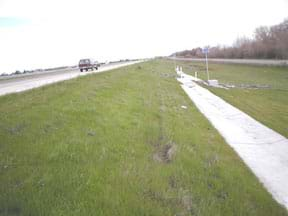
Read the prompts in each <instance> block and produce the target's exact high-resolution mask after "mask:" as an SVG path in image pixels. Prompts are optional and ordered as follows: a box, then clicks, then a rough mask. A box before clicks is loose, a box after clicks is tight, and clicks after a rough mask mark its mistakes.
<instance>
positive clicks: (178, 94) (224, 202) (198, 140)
mask: <svg viewBox="0 0 288 216" xmlns="http://www.w3.org/2000/svg"><path fill="white" fill-rule="evenodd" d="M173 73H174V72H173V66H172V64H171V63H169V62H161V61H153V62H146V63H143V64H141V67H140V66H138V65H134V66H129V67H126V68H121V69H117V70H114V71H111V72H106V73H102V74H97V75H89V76H86V77H81V78H77V79H73V80H70V81H65V82H62V83H58V84H54V85H50V86H46V87H42V88H40V89H35V90H31V91H28V92H24V93H19V94H13V95H8V96H4V97H0V182H1V184H0V214H1V215H6V214H8V215H175V214H183V215H186V214H187V215H188V214H192V215H261V216H262V215H287V211H286V210H285V209H283V208H282V207H280V206H279V205H278V204H277V203H276V202H275V201H274V200H273V199H272V197H271V195H270V194H268V192H266V191H265V190H264V189H263V187H262V185H261V184H260V183H259V182H258V181H257V180H256V178H255V177H254V176H253V174H252V173H251V172H250V171H249V170H248V169H247V168H246V167H245V165H244V164H243V163H242V161H241V160H240V159H239V158H238V156H237V155H236V154H235V153H234V152H233V150H232V149H230V148H229V146H228V145H227V144H225V142H224V141H223V139H222V138H221V137H220V135H218V133H217V132H216V131H215V129H213V127H212V126H211V125H210V124H209V123H208V121H207V120H206V119H205V118H204V117H203V116H202V115H201V114H200V113H199V112H198V111H197V109H196V108H195V106H194V105H193V104H192V102H191V101H190V99H189V98H188V97H187V96H186V95H185V93H184V92H183V90H182V89H181V88H180V86H179V84H178V83H177V82H176V81H175V79H174V77H173ZM181 105H187V106H188V109H187V110H185V109H181V107H180V106H181ZM167 143H174V145H176V147H177V150H176V154H175V156H174V157H173V160H172V161H171V162H169V163H159V162H157V161H155V160H153V154H155V153H156V152H157V151H159V149H161V146H164V145H166V144H167Z"/></svg>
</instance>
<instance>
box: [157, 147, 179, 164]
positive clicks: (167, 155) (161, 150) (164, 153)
mask: <svg viewBox="0 0 288 216" xmlns="http://www.w3.org/2000/svg"><path fill="white" fill-rule="evenodd" d="M175 154H176V145H175V144H174V143H168V144H166V145H162V146H159V147H158V149H157V151H156V152H155V153H154V155H153V159H154V161H157V162H159V163H169V162H171V161H172V160H173V158H174V157H175Z"/></svg>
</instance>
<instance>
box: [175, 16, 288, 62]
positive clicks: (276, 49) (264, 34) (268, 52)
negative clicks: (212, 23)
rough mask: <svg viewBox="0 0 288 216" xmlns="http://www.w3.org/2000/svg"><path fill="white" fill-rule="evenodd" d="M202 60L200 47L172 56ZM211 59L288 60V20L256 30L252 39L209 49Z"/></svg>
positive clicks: (239, 39)
mask: <svg viewBox="0 0 288 216" xmlns="http://www.w3.org/2000/svg"><path fill="white" fill-rule="evenodd" d="M175 55H176V56H177V57H186V58H202V57H204V54H203V53H202V49H201V48H200V47H198V48H194V49H192V50H185V51H181V52H177V53H174V54H172V55H171V56H175ZM209 57H210V58H240V59H241V58H248V59H249V58H250V59H252V58H256V59H288V19H286V20H284V21H283V22H282V23H280V24H278V25H274V26H270V27H267V26H261V27H258V28H257V29H256V30H255V34H254V37H253V38H252V39H250V38H247V37H241V38H238V39H237V40H236V41H235V42H234V44H233V45H232V46H229V47H225V46H224V47H223V46H216V47H210V48H209Z"/></svg>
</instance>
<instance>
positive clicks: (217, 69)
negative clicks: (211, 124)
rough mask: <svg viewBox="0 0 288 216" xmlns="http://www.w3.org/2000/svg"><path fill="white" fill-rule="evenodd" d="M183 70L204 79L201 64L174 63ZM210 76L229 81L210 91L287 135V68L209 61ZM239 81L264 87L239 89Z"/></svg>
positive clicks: (204, 74)
mask: <svg viewBox="0 0 288 216" xmlns="http://www.w3.org/2000/svg"><path fill="white" fill-rule="evenodd" d="M178 63H179V64H180V65H183V70H184V71H185V72H188V73H191V74H193V75H194V72H195V71H198V75H199V77H200V78H202V79H207V76H206V72H205V65H204V64H203V63H195V62H186V63H183V62H178ZM209 71H210V76H211V79H217V80H218V81H219V82H220V83H225V84H233V85H236V86H237V88H232V89H229V90H225V89H219V88H209V89H210V90H211V91H212V92H213V93H215V94H216V95H218V96H220V97H221V98H223V99H224V100H226V101H227V102H229V103H231V104H232V105H234V106H236V107H238V108H239V109H240V110H242V111H244V112H245V113H247V114H249V115H251V116H252V117H254V118H255V119H257V120H258V121H260V122H262V123H263V124H264V125H266V126H268V127H270V128H272V129H274V130H275V131H277V132H279V133H280V134H282V135H283V136H285V137H288V68H287V67H272V66H270V67H269V66H248V65H236V64H209ZM241 84H244V85H246V86H247V85H256V86H260V87H268V88H258V89H251V88H240V87H241Z"/></svg>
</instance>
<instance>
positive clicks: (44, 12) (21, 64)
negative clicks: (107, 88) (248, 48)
mask: <svg viewBox="0 0 288 216" xmlns="http://www.w3.org/2000/svg"><path fill="white" fill-rule="evenodd" d="M284 18H288V0H237V1H233V0H217V1H215V0H201V1H200V0H102V1H100V0H45V1H42V0H25V1H24V0H0V73H3V72H7V73H11V72H14V71H15V70H20V71H23V70H24V69H26V70H30V69H35V68H46V67H54V66H63V65H75V64H77V63H78V61H79V59H80V58H86V57H91V58H95V59H97V60H99V61H106V60H108V61H109V60H118V59H125V58H143V57H154V56H159V55H170V54H171V53H173V52H175V51H180V50H184V49H191V48H193V47H197V46H201V47H202V46H205V45H210V46H213V45H231V44H232V43H233V41H234V40H235V39H236V38H237V37H240V36H248V37H252V36H253V32H254V29H255V28H256V27H258V26H262V25H268V26H269V25H274V24H278V23H280V22H282V21H283V20H284Z"/></svg>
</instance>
